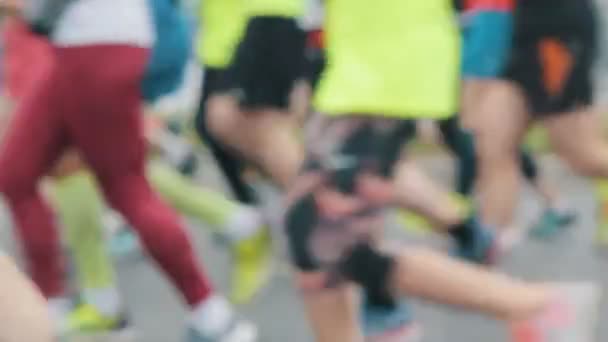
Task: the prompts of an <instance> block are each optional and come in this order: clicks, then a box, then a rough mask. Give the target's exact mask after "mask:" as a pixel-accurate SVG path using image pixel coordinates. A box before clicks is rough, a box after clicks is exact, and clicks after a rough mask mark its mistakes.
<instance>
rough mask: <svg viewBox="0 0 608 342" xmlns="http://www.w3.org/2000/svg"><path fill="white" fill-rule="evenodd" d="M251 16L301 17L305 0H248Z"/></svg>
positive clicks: (248, 10) (248, 9)
mask: <svg viewBox="0 0 608 342" xmlns="http://www.w3.org/2000/svg"><path fill="white" fill-rule="evenodd" d="M246 3H247V4H246V6H247V12H248V13H249V15H250V16H252V17H253V16H279V17H290V18H292V17H299V16H301V15H303V14H304V6H305V5H304V0H246Z"/></svg>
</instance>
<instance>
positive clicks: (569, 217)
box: [530, 208, 576, 239]
mask: <svg viewBox="0 0 608 342" xmlns="http://www.w3.org/2000/svg"><path fill="white" fill-rule="evenodd" d="M575 220H576V213H575V212H574V211H572V210H567V211H564V212H559V211H557V210H555V209H552V208H547V209H545V211H544V212H543V214H542V215H541V217H540V219H539V221H538V223H537V224H536V225H535V226H534V227H532V230H530V234H531V235H532V236H533V237H536V238H539V239H548V238H551V237H554V236H556V235H558V234H559V233H561V232H562V231H564V230H565V229H566V228H568V227H569V226H570V225H571V224H572V223H573V222H574V221H575Z"/></svg>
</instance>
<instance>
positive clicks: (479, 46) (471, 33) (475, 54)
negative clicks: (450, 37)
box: [462, 12, 513, 79]
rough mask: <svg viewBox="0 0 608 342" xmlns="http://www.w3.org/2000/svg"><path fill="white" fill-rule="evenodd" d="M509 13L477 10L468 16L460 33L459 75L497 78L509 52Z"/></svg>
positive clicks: (511, 32) (510, 23)
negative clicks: (460, 66)
mask: <svg viewBox="0 0 608 342" xmlns="http://www.w3.org/2000/svg"><path fill="white" fill-rule="evenodd" d="M512 36H513V15H512V14H511V13H509V12H480V13H477V14H475V15H474V16H473V17H471V18H470V22H468V23H467V24H466V25H465V27H464V28H463V32H462V40H463V44H462V76H463V77H464V78H465V79H467V78H481V79H488V78H497V77H500V76H501V74H502V73H503V72H504V69H505V67H506V64H507V59H508V56H509V54H510V51H511V46H512V43H511V41H512Z"/></svg>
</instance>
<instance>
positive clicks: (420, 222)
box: [397, 210, 431, 235]
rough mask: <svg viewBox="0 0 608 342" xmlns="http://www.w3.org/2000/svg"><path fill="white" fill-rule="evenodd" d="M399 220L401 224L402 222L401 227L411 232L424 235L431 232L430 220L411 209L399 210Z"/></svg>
mask: <svg viewBox="0 0 608 342" xmlns="http://www.w3.org/2000/svg"><path fill="white" fill-rule="evenodd" d="M397 220H398V221H399V224H401V227H402V228H403V229H405V230H407V231H408V232H410V233H414V234H416V235H424V234H428V233H429V232H431V224H430V222H429V221H428V220H427V219H426V218H424V217H422V216H420V215H418V214H415V213H413V212H411V211H407V210H399V211H397Z"/></svg>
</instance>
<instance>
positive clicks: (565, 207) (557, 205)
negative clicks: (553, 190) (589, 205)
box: [551, 198, 572, 214]
mask: <svg viewBox="0 0 608 342" xmlns="http://www.w3.org/2000/svg"><path fill="white" fill-rule="evenodd" d="M551 209H553V210H555V211H556V212H557V213H559V214H565V213H568V212H570V211H571V210H572V207H571V206H570V203H568V201H566V200H564V199H563V198H559V199H558V200H557V201H555V202H553V203H551Z"/></svg>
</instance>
